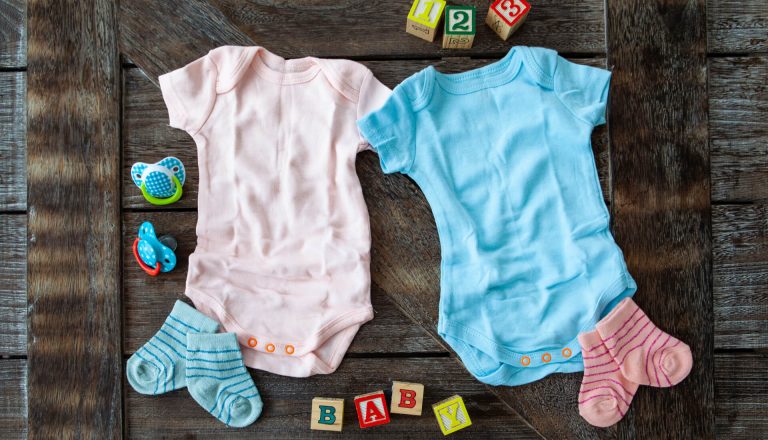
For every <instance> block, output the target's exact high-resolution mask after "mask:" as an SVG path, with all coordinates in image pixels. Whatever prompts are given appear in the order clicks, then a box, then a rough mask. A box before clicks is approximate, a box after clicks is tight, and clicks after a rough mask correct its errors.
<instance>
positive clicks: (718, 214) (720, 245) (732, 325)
mask: <svg viewBox="0 0 768 440" xmlns="http://www.w3.org/2000/svg"><path fill="white" fill-rule="evenodd" d="M712 239H713V243H712V250H713V255H714V266H713V275H714V281H713V292H714V301H715V348H717V349H742V348H762V349H764V348H768V206H766V205H763V204H760V205H723V206H715V207H713V208H712Z"/></svg>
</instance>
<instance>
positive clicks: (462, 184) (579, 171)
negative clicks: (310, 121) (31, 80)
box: [358, 46, 636, 385]
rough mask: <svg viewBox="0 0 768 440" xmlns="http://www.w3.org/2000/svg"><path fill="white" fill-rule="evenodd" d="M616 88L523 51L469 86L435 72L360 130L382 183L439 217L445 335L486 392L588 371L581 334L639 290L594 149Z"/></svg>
mask: <svg viewBox="0 0 768 440" xmlns="http://www.w3.org/2000/svg"><path fill="white" fill-rule="evenodd" d="M610 76H611V75H610V72H608V71H606V70H603V69H598V68H594V67H589V66H583V65H579V64H575V63H572V62H570V61H567V60H565V59H564V58H562V57H560V56H558V54H557V53H556V52H554V51H551V50H547V49H541V48H529V47H523V46H520V47H514V48H512V49H511V50H510V51H509V53H508V54H507V55H506V56H505V57H504V58H503V59H501V60H499V61H497V62H495V63H493V64H490V65H487V66H485V67H482V68H479V69H475V70H472V71H468V72H464V73H458V74H444V73H441V72H439V71H437V70H435V69H434V68H433V67H428V68H426V69H424V70H422V71H421V72H418V73H416V74H415V75H413V76H411V77H410V78H408V79H406V80H405V81H404V82H403V83H402V84H400V85H398V86H397V87H396V88H395V90H394V91H393V93H392V95H391V96H390V98H389V99H388V101H387V102H386V103H385V104H384V105H383V107H381V108H380V109H379V110H377V111H375V112H373V113H370V114H368V115H366V116H365V117H363V118H362V119H361V120H359V121H358V126H359V128H360V131H361V133H362V134H363V136H364V137H365V138H366V139H367V140H368V141H369V142H370V143H371V145H372V147H373V149H374V150H375V151H376V152H377V153H378V155H379V158H380V161H381V167H382V169H383V170H384V172H386V173H394V172H399V173H404V174H408V175H409V176H411V178H413V180H414V181H415V182H416V183H417V184H418V185H419V186H420V188H421V189H422V191H423V192H424V195H425V196H426V198H427V200H428V202H429V203H430V205H431V207H432V211H433V213H434V214H435V221H436V223H437V227H438V233H439V235H440V245H441V254H442V255H441V256H442V263H441V280H440V283H441V286H440V289H441V296H440V305H439V323H438V332H439V333H440V335H441V336H442V337H443V338H444V339H445V340H446V341H447V342H448V343H449V344H450V345H451V347H452V348H453V349H454V350H455V351H456V353H457V354H458V355H459V356H460V357H461V359H462V361H463V362H464V364H465V365H466V367H467V368H468V369H469V370H470V371H471V372H472V373H473V374H474V375H475V376H476V377H477V378H478V379H480V380H481V381H483V382H486V383H489V384H492V385H521V384H525V383H529V382H532V381H535V380H538V379H540V378H542V377H544V376H546V375H548V374H551V373H555V372H575V371H581V370H583V361H582V357H581V353H580V347H579V344H578V340H577V336H578V334H579V333H580V332H584V331H589V330H592V329H594V327H595V324H596V323H597V321H598V320H599V319H600V318H601V317H603V316H605V315H606V314H607V313H608V312H609V311H610V309H611V308H612V307H613V306H614V305H615V304H617V303H618V302H619V301H620V300H621V299H624V298H626V297H628V296H631V295H632V294H634V292H635V290H636V285H635V282H634V280H633V279H632V277H631V276H630V274H629V272H628V271H627V267H626V264H625V262H624V257H623V255H622V252H621V250H620V249H619V247H618V246H617V245H616V243H615V241H614V239H613V237H612V235H611V233H610V230H609V217H608V210H607V209H606V206H605V203H604V201H603V196H602V191H601V189H600V183H599V180H598V175H597V170H596V167H595V159H594V155H593V152H592V147H591V143H590V137H591V133H592V130H593V128H594V127H595V126H597V125H600V124H604V123H605V111H606V105H607V102H608V89H609V83H610Z"/></svg>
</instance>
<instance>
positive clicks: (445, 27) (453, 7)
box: [443, 5, 477, 35]
mask: <svg viewBox="0 0 768 440" xmlns="http://www.w3.org/2000/svg"><path fill="white" fill-rule="evenodd" d="M452 10H453V11H460V10H464V11H470V10H471V11H472V30H471V31H462V32H448V12H450V11H452ZM443 21H444V24H443V32H444V33H445V34H446V35H475V34H477V10H476V9H475V7H474V6H463V5H449V6H446V7H445V20H443Z"/></svg>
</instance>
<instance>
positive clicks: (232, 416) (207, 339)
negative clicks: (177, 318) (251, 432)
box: [187, 333, 262, 428]
mask: <svg viewBox="0 0 768 440" xmlns="http://www.w3.org/2000/svg"><path fill="white" fill-rule="evenodd" d="M187 388H188V389H189V394H191V395H192V398H194V399H195V401H196V402H197V403H198V404H200V406H202V407H203V408H205V409H206V410H207V411H208V412H209V413H211V415H213V416H214V417H216V418H217V419H219V420H221V421H222V422H224V423H225V424H226V425H228V426H232V427H235V428H242V427H244V426H248V425H250V424H251V423H253V422H255V421H256V419H258V418H259V416H260V415H261V407H262V403H261V396H260V395H259V390H257V389H256V385H255V384H254V383H253V379H251V375H250V374H248V371H247V370H246V369H245V364H244V363H243V355H242V354H241V353H240V345H239V344H238V343H237V337H236V336H235V334H234V333H218V334H215V335H206V334H200V333H189V334H188V335H187Z"/></svg>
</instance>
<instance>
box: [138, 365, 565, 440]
mask: <svg viewBox="0 0 768 440" xmlns="http://www.w3.org/2000/svg"><path fill="white" fill-rule="evenodd" d="M251 375H252V376H253V377H254V382H255V383H256V386H257V387H258V388H259V392H260V393H261V395H262V398H263V399H264V412H263V413H262V415H261V418H260V419H259V420H257V421H256V422H255V423H254V424H253V425H251V426H249V427H247V428H244V429H229V428H226V427H225V426H224V425H222V424H221V422H219V421H217V420H216V419H214V418H213V417H211V416H210V415H208V414H207V413H206V412H205V410H204V409H203V408H201V407H199V406H198V405H197V404H196V403H195V401H194V400H192V399H191V398H190V397H189V394H188V392H187V391H186V390H180V391H175V392H172V393H168V394H165V395H163V396H156V397H152V396H142V395H140V394H137V393H135V392H134V391H133V390H131V389H130V387H128V386H126V391H127V393H126V427H127V434H128V437H130V438H132V439H156V438H168V439H182V438H189V435H190V433H192V432H194V433H195V435H196V436H199V437H200V438H205V437H208V436H212V435H215V437H216V438H217V439H218V438H226V439H253V438H269V439H282V438H285V439H295V438H305V437H310V436H312V437H319V438H339V434H335V433H327V432H317V431H310V430H309V422H310V409H311V402H312V398H313V397H316V396H322V397H339V398H344V399H345V402H344V430H343V432H342V434H341V436H343V438H345V439H347V438H350V439H355V438H366V439H369V438H409V439H435V438H442V434H441V433H440V430H439V428H438V426H437V422H436V420H435V416H434V414H432V412H431V407H432V404H433V403H436V402H438V401H440V400H442V399H444V398H447V397H449V396H451V395H453V394H459V395H461V396H462V397H463V399H464V403H465V404H466V406H467V412H468V413H469V416H470V418H471V419H472V426H471V427H469V428H466V429H464V430H462V431H459V432H457V433H455V434H452V435H451V438H452V439H453V438H456V439H462V438H467V439H491V438H492V439H507V438H509V439H534V438H539V437H538V436H537V435H536V433H535V431H533V430H532V429H531V428H529V427H528V426H526V425H525V424H523V423H521V422H520V421H518V419H516V417H515V416H514V414H513V413H512V412H511V411H510V410H509V409H508V408H507V407H506V406H505V405H503V404H502V403H500V402H499V401H498V399H496V397H495V396H494V395H493V394H491V393H489V392H488V390H487V389H486V387H485V386H483V385H482V384H480V383H479V382H477V381H476V380H474V379H472V378H471V377H470V376H469V375H468V374H467V373H466V372H465V371H464V369H463V368H461V367H460V366H459V365H458V364H457V363H456V362H455V361H454V360H452V359H450V358H446V357H441V358H402V359H397V358H395V359H391V358H390V359H354V358H349V357H347V358H346V359H344V361H343V362H342V364H341V366H340V367H339V369H338V370H337V371H336V372H335V373H334V374H332V375H318V376H312V377H310V378H286V377H279V376H275V375H273V374H269V373H265V372H261V371H253V370H251ZM393 380H401V381H408V382H418V383H422V384H424V386H425V391H424V392H425V399H424V412H423V413H422V415H421V416H420V417H415V416H406V415H397V414H393V415H392V422H391V423H390V424H388V425H383V426H378V427H375V428H369V429H366V430H365V431H363V430H361V429H360V427H359V426H358V424H357V416H356V415H355V409H354V406H353V403H352V398H354V396H356V395H359V394H365V393H368V392H371V391H376V390H384V391H385V392H387V393H389V392H390V391H391V388H392V381H393ZM388 399H389V395H388ZM567 400H568V401H569V402H570V403H571V404H573V405H574V406H575V405H576V396H575V395H573V396H568V398H567Z"/></svg>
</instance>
